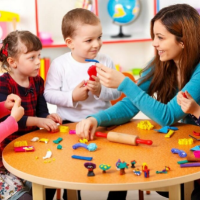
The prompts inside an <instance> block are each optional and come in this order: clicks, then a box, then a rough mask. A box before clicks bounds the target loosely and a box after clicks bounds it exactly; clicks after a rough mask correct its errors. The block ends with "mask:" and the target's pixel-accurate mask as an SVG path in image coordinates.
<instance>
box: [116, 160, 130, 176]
mask: <svg viewBox="0 0 200 200" xmlns="http://www.w3.org/2000/svg"><path fill="white" fill-rule="evenodd" d="M117 168H118V169H119V174H120V175H124V174H125V168H127V169H128V164H127V163H126V162H118V163H117Z"/></svg>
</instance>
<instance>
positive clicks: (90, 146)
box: [72, 143, 97, 151]
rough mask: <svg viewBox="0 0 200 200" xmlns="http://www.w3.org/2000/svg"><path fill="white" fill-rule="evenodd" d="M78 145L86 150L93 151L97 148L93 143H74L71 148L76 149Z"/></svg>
mask: <svg viewBox="0 0 200 200" xmlns="http://www.w3.org/2000/svg"><path fill="white" fill-rule="evenodd" d="M79 147H83V148H85V149H87V150H88V151H95V150H96V149H97V145H96V144H95V143H90V144H89V145H87V144H83V143H76V144H74V145H73V146H72V148H73V149H77V148H79Z"/></svg>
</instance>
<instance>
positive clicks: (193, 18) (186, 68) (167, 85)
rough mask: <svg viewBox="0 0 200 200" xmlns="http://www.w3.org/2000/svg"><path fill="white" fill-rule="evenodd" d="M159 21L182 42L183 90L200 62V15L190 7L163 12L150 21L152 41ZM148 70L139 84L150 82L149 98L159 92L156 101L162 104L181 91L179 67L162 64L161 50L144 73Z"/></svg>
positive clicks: (172, 64) (171, 64)
mask: <svg viewBox="0 0 200 200" xmlns="http://www.w3.org/2000/svg"><path fill="white" fill-rule="evenodd" d="M157 20H160V21H161V23H162V24H163V25H164V26H165V28H166V29H167V30H168V31H169V32H170V33H171V34H173V35H174V36H175V38H176V41H177V42H183V44H184V48H183V50H182V53H181V55H180V60H179V63H180V66H179V67H180V78H181V79H180V87H181V89H182V88H183V87H184V86H185V85H186V83H187V82H188V81H189V80H190V77H191V75H192V73H193V71H194V69H195V67H196V65H197V64H198V63H199V61H200V15H199V14H198V12H197V11H196V10H195V9H194V8H193V7H191V6H189V5H187V4H176V5H172V6H169V7H166V8H163V9H161V10H160V11H159V12H158V13H157V14H156V15H155V16H154V18H153V19H152V20H151V38H152V40H153V39H154V32H153V27H154V23H155V21H157ZM146 70H149V71H150V73H148V74H147V75H146V76H145V77H143V78H141V82H140V85H141V84H142V83H143V82H145V81H147V80H149V79H152V80H151V84H150V87H149V90H148V94H149V95H150V96H154V94H155V93H157V100H159V101H160V102H162V103H167V102H169V101H170V100H171V99H172V98H173V97H174V96H175V94H176V91H177V88H178V81H177V66H176V65H175V63H174V61H173V60H169V61H164V62H162V61H160V58H159V55H158V51H157V52H156V56H155V58H154V59H153V60H152V61H151V62H150V64H149V65H148V66H147V67H146V68H145V69H144V70H142V72H144V71H146Z"/></svg>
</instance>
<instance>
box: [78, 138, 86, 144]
mask: <svg viewBox="0 0 200 200" xmlns="http://www.w3.org/2000/svg"><path fill="white" fill-rule="evenodd" d="M79 142H80V143H83V144H85V143H87V142H88V140H87V139H80V140H79Z"/></svg>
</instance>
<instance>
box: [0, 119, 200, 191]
mask: <svg viewBox="0 0 200 200" xmlns="http://www.w3.org/2000/svg"><path fill="white" fill-rule="evenodd" d="M140 121H142V120H133V121H132V122H129V123H127V124H124V125H120V126H117V127H116V128H115V129H113V130H111V131H114V132H119V133H126V134H133V135H138V136H139V138H141V139H146V140H148V139H151V140H152V141H153V145H151V146H148V145H143V144H139V145H138V146H132V145H126V144H119V143H113V142H109V141H108V140H107V139H106V138H99V137H98V138H97V137H96V138H95V140H94V141H90V142H89V143H96V144H97V146H98V148H97V150H96V151H95V152H89V151H88V150H86V149H85V148H78V149H76V150H74V149H73V148H72V146H73V145H74V144H75V143H78V139H79V138H78V137H77V136H76V135H70V134H68V133H48V132H47V131H46V130H39V131H35V132H31V133H28V134H26V135H24V136H21V137H20V138H18V139H17V140H14V141H12V142H11V143H10V144H9V145H7V147H6V148H5V149H4V151H3V163H4V165H5V167H6V168H7V169H8V170H9V171H10V172H12V173H13V174H15V175H17V176H19V177H21V178H24V179H26V180H29V181H32V182H34V183H36V184H41V185H45V186H50V187H58V188H68V189H72V190H73V189H75V190H77V189H82V190H84V189H85V190H128V189H144V190H145V189H151V188H159V187H167V186H171V185H177V184H180V183H184V182H189V181H192V180H195V179H198V178H200V168H198V167H191V168H180V167H179V165H178V164H177V161H180V160H185V158H180V157H179V156H178V154H172V153H171V149H172V148H178V149H181V150H185V151H189V149H190V148H192V147H194V146H196V145H200V142H197V141H194V143H193V145H188V146H182V145H181V146H180V145H179V144H178V139H181V138H189V136H188V135H189V134H192V132H193V131H196V132H199V131H200V128H199V127H198V126H193V125H186V124H177V125H176V127H178V129H179V130H177V131H175V133H174V135H173V136H172V137H171V138H165V137H164V136H165V134H163V133H158V132H156V131H155V130H142V129H139V128H137V124H138V123H139V122H140ZM151 123H152V124H153V125H154V128H155V129H160V128H161V126H160V125H158V124H156V123H155V122H153V121H151ZM75 125H76V124H75V123H73V124H67V126H68V127H69V128H70V129H75ZM101 129H102V128H101ZM103 130H104V132H106V131H105V129H102V130H101V131H103ZM33 137H39V138H48V139H49V142H48V143H47V144H45V143H42V142H31V139H32V138H33ZM58 137H62V138H63V141H62V142H61V143H60V144H61V145H62V146H63V149H62V150H58V149H57V144H54V143H53V140H56V139H57V138H58ZM24 140H26V141H27V142H28V145H33V146H34V147H35V151H34V152H20V153H16V152H14V150H13V145H14V142H15V141H24ZM89 143H88V144H89ZM48 149H50V150H51V151H52V153H53V154H52V157H51V158H50V159H48V160H51V162H49V163H45V162H44V160H43V159H42V157H44V156H45V155H46V152H47V150H48ZM72 155H81V156H92V157H93V160H92V161H91V162H93V163H95V164H96V165H97V168H96V169H95V170H94V173H95V176H93V177H88V176H87V172H88V171H87V169H86V168H85V167H84V163H85V162H87V161H84V160H77V159H72V158H71V156H72ZM36 156H38V157H39V158H38V159H36ZM54 159H55V160H54ZM118 159H120V160H121V161H125V162H127V163H128V164H129V168H128V169H126V170H125V172H126V173H125V175H120V174H119V171H118V170H116V166H115V165H116V162H117V161H118ZM131 160H136V162H137V163H136V165H135V166H136V168H139V169H140V170H141V168H142V164H143V163H146V164H147V165H148V168H149V169H150V177H149V178H145V177H144V174H143V173H142V175H141V176H136V175H135V174H134V173H133V168H131V167H130V166H131V163H130V162H131ZM100 164H109V165H111V169H109V170H108V171H107V172H106V173H102V170H101V169H100V168H99V165H100ZM165 166H169V167H170V168H171V171H169V172H168V173H167V174H156V171H161V170H163V169H164V168H165Z"/></svg>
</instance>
